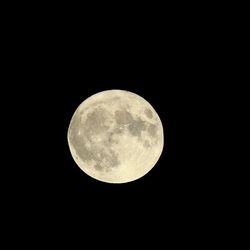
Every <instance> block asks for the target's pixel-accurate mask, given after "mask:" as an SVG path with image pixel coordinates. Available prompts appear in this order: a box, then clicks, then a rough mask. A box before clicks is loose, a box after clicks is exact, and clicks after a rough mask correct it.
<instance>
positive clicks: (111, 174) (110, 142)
mask: <svg viewBox="0 0 250 250" xmlns="http://www.w3.org/2000/svg"><path fill="white" fill-rule="evenodd" d="M67 139H68V144H69V148H70V152H71V155H72V157H73V159H74V161H75V162H76V164H77V165H78V166H79V167H80V168H81V169H82V170H83V171H84V172H85V173H86V174H87V175H89V176H91V177H93V178H95V179H97V180H100V181H103V182H108V183H126V182H130V181H134V180H136V179H138V178H140V177H142V176H144V175H145V174H146V173H148V172H149V171H150V170H151V169H152V168H153V167H154V166H155V164H156V163H157V161H158V160H159V157H160V155H161V153H162V150H163V144H164V135H163V127H162V123H161V120H160V118H159V116H158V115H157V113H156V111H155V110H154V108H153V107H152V106H151V105H150V104H149V103H148V102H147V101H146V100H145V99H143V98H142V97H140V96H139V95H137V94H134V93H132V92H129V91H124V90H107V91H102V92H99V93H97V94H95V95H92V96H90V97H89V98H87V99H86V100H85V101H83V102H82V103H81V104H80V105H79V107H78V108H77V109H76V111H75V113H74V115H73V117H72V119H71V121H70V125H69V128H68V135H67Z"/></svg>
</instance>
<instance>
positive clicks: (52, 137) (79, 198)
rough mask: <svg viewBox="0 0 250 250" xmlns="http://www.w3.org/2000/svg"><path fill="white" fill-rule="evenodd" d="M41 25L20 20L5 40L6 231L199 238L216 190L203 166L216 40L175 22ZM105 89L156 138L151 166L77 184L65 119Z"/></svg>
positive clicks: (208, 167) (214, 34)
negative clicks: (14, 227)
mask: <svg viewBox="0 0 250 250" xmlns="http://www.w3.org/2000/svg"><path fill="white" fill-rule="evenodd" d="M184 12H185V11H184ZM33 14H34V15H35V13H33ZM52 16H53V15H51V17H50V19H49V20H50V21H47V22H45V21H44V18H41V19H39V18H38V20H37V21H36V22H31V20H33V19H29V18H27V20H26V21H25V17H24V22H22V23H19V22H16V23H15V25H14V31H15V32H14V38H13V39H10V40H11V41H10V46H11V47H12V54H11V55H10V57H9V58H10V59H9V60H10V61H11V63H13V64H14V66H13V69H14V68H15V70H13V71H12V72H11V74H10V77H9V79H8V81H9V83H10V84H9V85H8V86H9V87H10V90H9V89H8V90H7V88H6V90H5V92H4V94H5V93H6V95H8V96H9V97H10V98H9V101H8V104H9V106H11V107H12V106H13V109H14V110H15V121H16V120H18V130H17V129H16V127H17V124H16V123H12V124H11V125H13V131H18V132H15V133H14V136H17V137H18V140H17V146H16V147H17V149H16V150H15V155H12V154H11V155H10V157H9V159H11V162H14V161H15V160H16V161H17V163H15V164H12V165H14V168H11V171H12V173H11V177H10V178H9V179H8V181H7V184H6V186H5V189H7V190H8V191H9V194H8V195H7V198H8V201H9V203H8V204H11V206H10V208H8V211H10V212H11V213H12V218H14V219H13V220H14V221H15V224H18V225H19V226H20V229H21V228H23V227H22V225H28V228H29V229H31V230H30V231H33V229H34V231H35V230H36V229H37V230H38V229H39V228H43V227H45V228H46V229H45V231H46V234H49V235H51V237H52V238H53V237H55V234H57V233H58V232H59V235H60V233H61V235H63V234H64V233H65V232H67V233H68V231H70V230H71V229H72V230H73V229H76V228H80V230H79V232H80V233H82V234H83V232H86V231H87V232H88V233H90V234H91V235H93V234H98V236H101V235H106V233H107V235H112V236H113V235H114V234H117V235H119V233H121V234H122V233H124V232H126V235H127V234H128V235H129V236H130V237H132V238H133V237H135V238H137V237H139V234H141V232H143V233H144V236H143V237H144V238H145V237H147V236H148V235H150V234H151V233H153V232H154V231H158V230H159V229H160V228H163V229H164V228H166V231H168V232H170V235H171V234H172V235H174V237H177V235H178V233H180V231H184V232H186V234H187V235H188V234H189V233H191V234H192V232H193V233H194V234H195V235H198V234H199V228H203V226H204V225H207V224H212V223H213V220H214V218H215V217H214V214H215V213H217V214H218V213H220V212H221V211H222V210H221V211H220V208H219V205H218V204H220V202H221V200H222V199H223V195H222V194H223V192H224V190H223V187H220V186H219V184H218V183H219V181H218V180H219V178H220V170H219V169H218V167H217V163H215V162H214V161H212V158H211V156H212V155H213V154H216V153H217V152H215V150H214V147H215V146H216V144H217V141H213V132H212V126H214V124H216V121H217V119H216V117H214V115H215V113H213V112H212V109H213V108H214V106H213V105H214V102H215V100H216V99H217V98H218V97H219V96H220V94H219V93H220V82H221V79H222V78H221V75H220V74H219V72H221V71H222V70H223V67H222V65H221V60H222V59H221V58H222V57H223V56H225V54H223V53H224V52H223V48H225V46H224V45H225V44H224V41H223V40H222V39H220V36H221V34H222V32H223V30H224V28H223V29H222V28H221V26H220V25H219V24H216V29H215V28H214V27H215V26H213V24H212V23H211V22H209V20H210V19H206V18H205V19H204V20H202V21H200V20H201V16H202V13H201V14H200V16H196V17H192V16H189V15H188V14H187V15H185V16H183V17H182V18H180V16H181V15H172V16H169V15H167V17H166V15H165V14H164V13H163V14H161V15H158V19H157V20H156V22H155V23H154V24H153V23H152V22H151V21H150V20H148V19H145V20H148V21H145V22H142V21H141V22H137V23H136V24H135V25H131V26H130V27H133V28H131V29H127V28H126V27H127V25H126V22H124V23H122V22H121V23H119V24H117V25H114V20H108V21H110V22H109V23H108V24H107V23H106V24H105V25H104V24H103V25H102V22H97V24H96V23H95V22H94V20H92V19H91V21H89V20H88V21H89V22H86V20H81V21H79V20H80V19H81V17H82V15H76V16H75V17H73V18H72V19H71V20H70V21H69V20H68V19H67V18H65V16H64V18H62V19H61V18H55V19H53V18H52ZM111 24H113V25H112V28H111ZM142 24H143V25H142ZM160 24H161V25H160ZM223 27H224V26H223ZM12 31H13V30H12ZM210 34H211V35H210ZM17 40H18V43H17V42H16V41H17ZM13 82H15V83H16V84H15V85H13ZM108 89H124V90H128V91H132V92H134V93H136V94H138V95H140V96H142V97H143V98H145V99H146V100H147V101H149V102H150V103H151V104H152V106H153V107H154V108H155V110H156V111H157V113H158V114H159V116H160V118H161V120H162V123H163V127H164V136H165V138H164V139H165V142H164V150H163V153H162V155H161V157H160V159H159V161H158V162H157V164H156V166H155V167H154V168H153V169H152V171H150V172H149V173H148V174H147V175H145V176H144V177H143V178H141V179H139V180H137V181H134V182H131V183H127V184H120V185H118V184H117V185H115V184H107V183H103V182H99V181H96V180H94V179H93V178H91V177H89V176H87V175H86V174H85V173H84V172H83V171H81V170H80V168H79V167H78V166H77V165H76V164H75V162H74V161H73V158H72V157H71V155H70V151H69V148H68V144H67V129H68V126H69V123H70V119H71V117H72V115H73V113H74V111H75V109H76V108H77V107H78V105H79V104H80V103H81V102H82V101H83V100H84V99H86V98H87V97H89V96H91V95H92V94H95V93H97V92H99V91H103V90H108ZM13 92H14V93H15V96H13ZM12 118H13V117H12ZM8 126H9V127H10V124H8ZM11 129H12V128H11ZM19 138H20V139H19ZM5 166H6V169H9V165H8V164H7V165H5ZM222 212H223V211H222ZM16 222H18V223H16ZM217 223H218V222H217ZM107 226H108V227H111V229H112V230H111V232H110V231H108V229H107V228H108V227H107ZM127 228H128V230H127ZM190 230H191V232H190ZM192 230H193V231H192ZM106 231H108V232H106ZM65 234H66V233H65ZM122 235H124V234H122ZM120 236H121V235H120Z"/></svg>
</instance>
